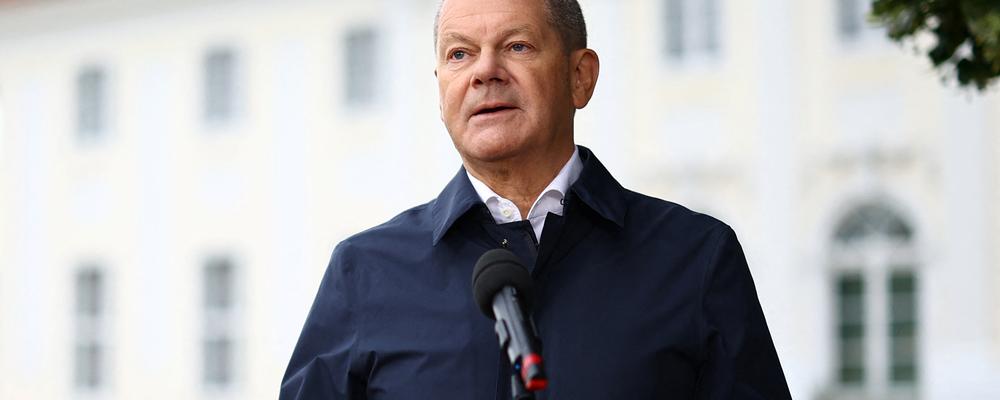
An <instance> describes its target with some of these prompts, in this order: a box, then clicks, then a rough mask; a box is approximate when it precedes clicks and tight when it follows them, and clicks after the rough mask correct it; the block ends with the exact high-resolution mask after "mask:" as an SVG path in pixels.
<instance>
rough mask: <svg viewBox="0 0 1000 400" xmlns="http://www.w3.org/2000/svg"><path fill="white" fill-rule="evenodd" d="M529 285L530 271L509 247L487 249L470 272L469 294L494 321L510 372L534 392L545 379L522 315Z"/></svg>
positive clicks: (528, 322)
mask: <svg viewBox="0 0 1000 400" xmlns="http://www.w3.org/2000/svg"><path fill="white" fill-rule="evenodd" d="M531 286H532V285H531V274H529V273H528V270H527V268H525V267H524V265H522V264H521V261H520V260H519V259H518V258H517V256H516V255H514V253H511V252H510V251H509V250H505V249H493V250H490V251H487V252H486V253H484V254H483V255H482V257H479V261H477V262H476V267H475V268H474V269H473V271H472V296H473V297H474V298H475V299H476V304H477V305H479V309H480V310H482V312H483V314H486V316H487V317H489V318H490V319H492V320H495V321H496V324H495V325H494V329H495V330H496V333H497V339H498V340H499V341H500V348H501V349H503V350H506V352H507V357H508V358H509V359H510V365H511V366H513V367H514V371H513V372H514V375H515V376H516V377H519V378H520V383H521V384H523V385H524V388H525V389H527V390H529V391H536V390H542V389H545V387H546V386H548V379H547V378H546V376H545V370H544V368H543V366H544V365H543V362H542V356H541V343H540V342H539V340H538V337H537V334H536V333H535V326H534V324H533V323H532V322H531V320H530V319H529V318H527V317H526V315H529V310H530V309H531V307H530V306H531V304H530V301H531V293H532V287H531ZM516 379H517V378H515V380H516ZM515 386H516V385H515Z"/></svg>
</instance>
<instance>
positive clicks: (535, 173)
mask: <svg viewBox="0 0 1000 400" xmlns="http://www.w3.org/2000/svg"><path fill="white" fill-rule="evenodd" d="M574 150H575V145H572V143H570V146H565V147H561V148H559V149H557V151H552V152H546V153H545V154H540V155H536V156H531V155H527V156H522V157H511V158H508V159H504V160H498V161H492V162H476V161H471V160H463V163H464V164H465V169H466V170H467V171H469V174H471V175H472V176H474V177H476V179H479V180H480V181H482V182H483V183H485V184H486V186H489V188H490V189H492V190H493V191H494V192H496V194H498V195H500V196H502V197H503V198H505V199H508V200H510V201H512V202H514V204H515V205H517V209H518V211H520V212H521V218H527V216H528V212H529V211H531V205H532V204H534V203H535V199H537V198H538V196H539V195H541V194H542V190H544V189H545V187H546V186H548V184H549V183H550V182H552V180H553V179H555V177H556V175H559V170H561V169H562V167H563V166H564V165H566V162H567V161H569V158H570V157H572V156H573V151H574Z"/></svg>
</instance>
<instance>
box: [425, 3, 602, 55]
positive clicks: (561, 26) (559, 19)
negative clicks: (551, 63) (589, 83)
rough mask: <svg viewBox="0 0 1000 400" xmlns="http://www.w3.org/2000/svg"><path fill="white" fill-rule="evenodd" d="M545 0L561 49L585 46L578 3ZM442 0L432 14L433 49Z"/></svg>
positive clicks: (585, 30)
mask: <svg viewBox="0 0 1000 400" xmlns="http://www.w3.org/2000/svg"><path fill="white" fill-rule="evenodd" d="M543 1H545V12H546V14H548V15H547V19H548V21H549V24H552V26H553V27H554V28H556V32H558V33H559V39H560V40H561V41H562V45H563V49H564V50H566V52H567V53H568V52H570V51H573V50H579V49H585V48H587V22H586V21H584V20H583V11H582V10H580V3H579V2H577V0H543ZM443 5H444V0H441V2H439V3H438V9H437V13H435V14H434V49H435V51H437V40H438V22H440V18H441V6H443Z"/></svg>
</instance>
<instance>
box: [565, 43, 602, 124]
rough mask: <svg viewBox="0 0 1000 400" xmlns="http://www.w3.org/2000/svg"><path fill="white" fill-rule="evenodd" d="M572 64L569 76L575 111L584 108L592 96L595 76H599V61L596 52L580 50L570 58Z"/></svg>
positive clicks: (595, 83)
mask: <svg viewBox="0 0 1000 400" xmlns="http://www.w3.org/2000/svg"><path fill="white" fill-rule="evenodd" d="M570 60H571V62H572V64H571V65H570V67H571V68H572V70H571V71H570V72H571V73H570V76H571V77H572V79H573V81H572V82H571V85H572V88H573V106H575V107H576V108H577V109H580V108H584V107H586V106H587V103H589V102H590V98H591V97H592V96H593V95H594V88H595V87H597V76H598V75H599V74H600V70H601V61H600V60H599V59H598V58H597V52H595V51H593V50H591V49H580V50H576V51H574V52H573V54H572V55H571V56H570Z"/></svg>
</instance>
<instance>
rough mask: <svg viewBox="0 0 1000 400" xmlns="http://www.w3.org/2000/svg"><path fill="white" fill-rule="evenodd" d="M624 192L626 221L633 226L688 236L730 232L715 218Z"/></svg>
mask: <svg viewBox="0 0 1000 400" xmlns="http://www.w3.org/2000/svg"><path fill="white" fill-rule="evenodd" d="M625 192H626V194H625V198H626V202H627V204H628V213H627V216H626V219H627V221H629V222H633V223H634V224H645V225H648V226H658V227H661V228H662V229H669V230H680V231H684V232H687V234H688V235H693V234H698V233H702V234H705V233H713V232H719V231H731V230H732V228H730V227H729V225H727V224H726V223H725V222H722V221H721V220H719V219H718V218H715V217H713V216H711V215H708V214H704V213H700V212H697V211H694V210H691V209H690V208H687V207H685V206H683V205H681V204H678V203H675V202H672V201H668V200H663V199H660V198H656V197H653V196H649V195H645V194H642V193H638V192H634V191H631V190H626V191H625ZM626 224H627V223H626Z"/></svg>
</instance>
